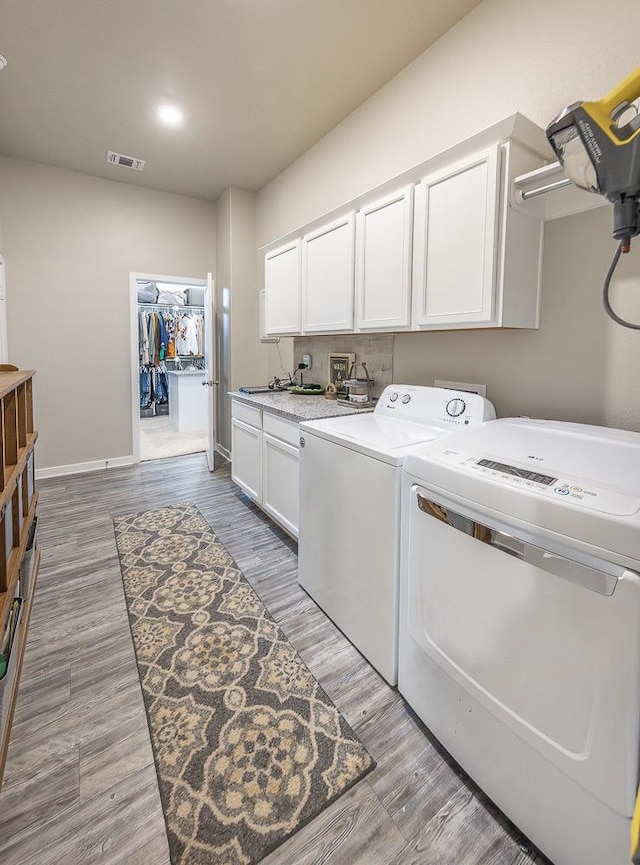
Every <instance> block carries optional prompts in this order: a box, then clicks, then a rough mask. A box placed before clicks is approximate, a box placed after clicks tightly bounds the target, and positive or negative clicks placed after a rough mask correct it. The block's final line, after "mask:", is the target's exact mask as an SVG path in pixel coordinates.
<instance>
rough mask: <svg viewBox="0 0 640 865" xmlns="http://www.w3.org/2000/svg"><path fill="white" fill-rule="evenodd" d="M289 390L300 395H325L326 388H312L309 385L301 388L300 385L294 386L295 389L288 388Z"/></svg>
mask: <svg viewBox="0 0 640 865" xmlns="http://www.w3.org/2000/svg"><path fill="white" fill-rule="evenodd" d="M287 390H288V391H289V393H299V394H324V388H323V387H322V386H321V385H319V386H317V387H312V386H311V385H309V386H308V387H307V386H305V387H301V386H300V385H294V386H293V387H288V388H287Z"/></svg>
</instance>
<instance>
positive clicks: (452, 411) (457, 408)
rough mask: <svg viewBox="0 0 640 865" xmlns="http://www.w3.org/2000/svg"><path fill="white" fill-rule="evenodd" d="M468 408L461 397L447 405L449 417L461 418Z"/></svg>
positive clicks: (451, 400)
mask: <svg viewBox="0 0 640 865" xmlns="http://www.w3.org/2000/svg"><path fill="white" fill-rule="evenodd" d="M466 407H467V404H466V403H465V401H464V400H463V399H460V398H459V397H456V398H455V399H450V400H449V402H448V403H447V414H448V415H449V417H460V415H461V414H464V410H465V409H466Z"/></svg>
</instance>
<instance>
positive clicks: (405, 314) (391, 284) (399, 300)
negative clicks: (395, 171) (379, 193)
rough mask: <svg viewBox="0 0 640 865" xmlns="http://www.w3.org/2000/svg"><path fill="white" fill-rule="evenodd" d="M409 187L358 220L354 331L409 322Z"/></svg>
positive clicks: (396, 326) (394, 327) (403, 326)
mask: <svg viewBox="0 0 640 865" xmlns="http://www.w3.org/2000/svg"><path fill="white" fill-rule="evenodd" d="M412 200H413V188H412V187H410V186H408V187H405V188H404V189H400V190H398V192H397V193H394V194H392V195H388V196H386V197H385V198H382V199H379V200H378V201H374V202H372V203H371V204H368V205H366V206H365V207H363V208H362V209H361V210H360V211H359V212H358V214H357V216H356V329H357V330H402V329H406V328H408V327H409V325H410V323H411V305H410V300H411V243H412V223H413V210H412Z"/></svg>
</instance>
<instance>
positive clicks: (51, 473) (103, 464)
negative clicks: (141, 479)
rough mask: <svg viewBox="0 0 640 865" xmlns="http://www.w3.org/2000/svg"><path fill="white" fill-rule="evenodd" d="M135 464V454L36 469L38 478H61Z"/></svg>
mask: <svg viewBox="0 0 640 865" xmlns="http://www.w3.org/2000/svg"><path fill="white" fill-rule="evenodd" d="M132 465H135V460H134V458H133V455H130V456H127V457H112V458H111V459H108V460H92V461H91V462H87V463H71V464H70V465H67V466H51V467H49V468H46V469H38V468H37V469H36V480H44V479H45V478H60V477H64V475H79V474H84V472H101V471H105V470H106V469H114V468H118V467H120V466H132Z"/></svg>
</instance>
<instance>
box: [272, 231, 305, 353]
mask: <svg viewBox="0 0 640 865" xmlns="http://www.w3.org/2000/svg"><path fill="white" fill-rule="evenodd" d="M264 286H265V290H266V292H267V294H266V309H265V323H266V327H265V332H266V335H267V336H270V335H276V336H277V335H280V334H296V333H300V322H301V312H300V240H294V241H292V242H291V243H288V244H287V245H286V246H281V247H279V248H278V249H274V250H273V251H272V252H268V253H267V254H266V255H265V257H264Z"/></svg>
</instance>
